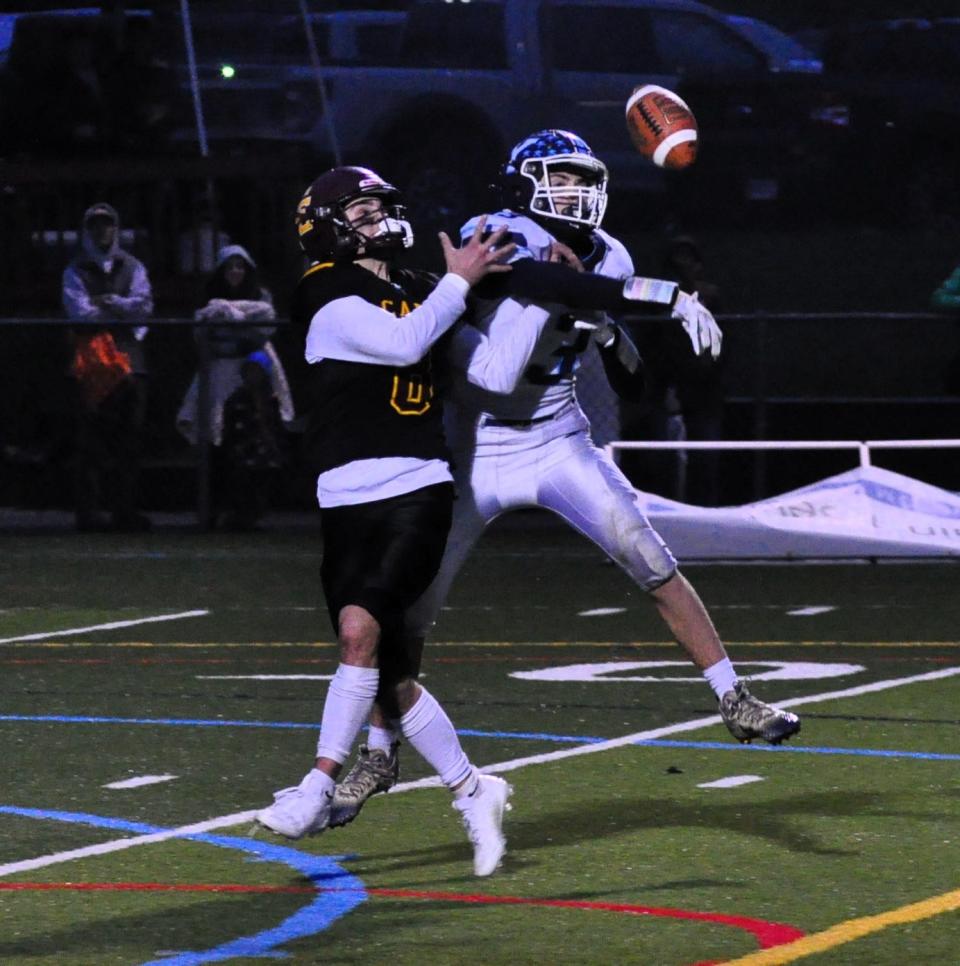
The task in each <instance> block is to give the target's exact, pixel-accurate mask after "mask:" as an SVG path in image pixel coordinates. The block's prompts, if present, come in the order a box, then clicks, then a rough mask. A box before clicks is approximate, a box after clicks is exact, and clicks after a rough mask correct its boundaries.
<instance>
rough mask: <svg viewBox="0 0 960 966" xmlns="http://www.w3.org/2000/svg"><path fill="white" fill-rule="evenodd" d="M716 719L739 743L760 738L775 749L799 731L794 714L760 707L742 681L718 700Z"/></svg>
mask: <svg viewBox="0 0 960 966" xmlns="http://www.w3.org/2000/svg"><path fill="white" fill-rule="evenodd" d="M720 717H722V718H723V723H724V724H725V725H726V726H727V728H728V729H729V731H730V734H732V735H733V737H734V738H736V739H737V741H743V742H750V741H752V740H753V739H754V738H763V740H764V741H768V742H770V744H771V745H779V744H780V742H781V741H783V740H784V739H785V738H789V737H790V736H791V735H795V734H796V733H797V732H798V731H799V730H800V719H799V718H798V717H797V716H796V715H795V714H793V713H792V712H790V711H781V710H780V709H779V708H775V707H773V705H770V704H764V703H763V701H760V700H758V699H757V698H755V697H754V696H753V695H752V694H751V693H750V692H749V691H748V690H747V687H746V685H745V684H744V683H743V682H742V681H738V682H737V683H736V684H735V685H734V689H733V690H732V691H727V693H726V694H725V695H724V696H723V697H722V698H721V699H720Z"/></svg>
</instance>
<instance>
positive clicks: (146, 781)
mask: <svg viewBox="0 0 960 966" xmlns="http://www.w3.org/2000/svg"><path fill="white" fill-rule="evenodd" d="M176 777H177V776H176V775H140V776H138V777H137V778H124V779H122V780H121V781H118V782H108V783H107V784H106V785H101V786H100V787H101V788H117V789H120V788H142V787H143V786H144V785H159V784H160V782H172V781H173V780H174V779H175V778H176Z"/></svg>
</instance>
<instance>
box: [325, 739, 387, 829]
mask: <svg viewBox="0 0 960 966" xmlns="http://www.w3.org/2000/svg"><path fill="white" fill-rule="evenodd" d="M399 748H400V742H399V741H395V742H394V743H393V744H392V745H391V746H390V753H389V754H387V752H385V751H383V750H382V749H380V748H374V749H373V750H370V749H369V748H367V746H366V745H361V746H360V754H359V755H358V756H357V760H356V761H355V762H354V764H353V767H352V768H351V769H350V771H348V772H347V777H346V778H344V779H343V781H341V782H339V783H338V784H337V787H336V788H335V789H334V792H333V805H332V807H331V810H330V827H331V828H338V827H339V826H341V825H346V824H347V823H348V822H352V821H353V820H354V819H355V818H356V817H357V816H358V815H359V814H360V809H361V808H363V806H364V803H365V802H366V800H367V799H368V798H369V797H370V796H371V795H376V794H377V792H386V791H389V790H390V789H391V788H393V786H394V785H396V783H397V779H398V778H399V777H400V755H399Z"/></svg>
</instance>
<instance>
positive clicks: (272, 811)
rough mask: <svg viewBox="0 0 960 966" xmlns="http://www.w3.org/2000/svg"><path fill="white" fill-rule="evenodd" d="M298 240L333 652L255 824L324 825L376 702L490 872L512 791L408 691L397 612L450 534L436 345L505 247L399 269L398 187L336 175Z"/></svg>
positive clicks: (480, 240) (482, 868) (424, 696)
mask: <svg viewBox="0 0 960 966" xmlns="http://www.w3.org/2000/svg"><path fill="white" fill-rule="evenodd" d="M296 224H297V231H298V233H299V237H300V242H301V245H302V247H303V249H304V251H305V252H306V253H307V255H308V256H309V258H310V259H311V260H312V263H311V265H310V267H309V268H308V270H307V271H306V273H305V274H304V276H303V277H302V279H301V280H300V283H299V284H298V286H297V290H296V293H295V297H294V302H293V309H292V316H293V320H294V322H295V323H297V324H299V325H300V326H302V327H303V330H304V334H305V357H306V360H307V362H308V363H309V364H310V365H309V371H310V375H309V379H310V393H311V397H312V400H311V406H310V415H309V426H308V429H307V433H306V444H307V447H308V453H309V455H310V457H311V458H312V460H313V463H314V465H315V468H316V471H317V474H318V476H317V499H318V502H319V505H320V509H321V514H322V520H323V540H324V554H323V563H322V567H321V581H322V585H323V590H324V594H325V596H326V600H327V606H328V608H329V611H330V616H331V620H332V621H333V624H334V628H335V630H336V632H337V639H338V642H339V646H340V664H339V666H338V668H337V671H336V674H335V675H334V677H333V680H332V681H331V684H330V688H329V691H328V693H327V697H326V702H325V704H324V709H323V719H322V722H321V727H320V737H319V741H318V745H317V754H316V760H315V764H314V767H313V768H312V769H311V770H310V772H309V773H308V774H307V775H306V777H305V778H304V779H303V780H302V781H301V782H300V784H299V785H298V786H295V787H293V788H288V789H284V790H282V791H280V792H277V793H276V795H275V801H274V803H273V804H272V805H270V806H269V807H267V808H264V809H262V810H261V811H259V812H258V813H257V820H258V821H259V822H260V823H261V824H262V825H264V826H266V827H267V828H269V829H271V830H273V831H274V832H277V833H279V834H281V835H284V836H287V837H289V838H300V837H301V836H303V835H306V834H308V833H316V832H320V831H322V830H323V829H324V828H326V827H327V826H328V824H329V823H330V807H331V799H332V796H333V790H334V785H335V780H336V778H337V776H338V774H339V772H340V770H341V766H342V764H343V762H344V761H345V760H346V758H347V756H348V755H349V753H350V751H351V748H352V746H353V743H354V740H355V739H356V737H357V735H358V734H359V732H360V729H361V727H362V725H363V724H364V723H365V722H366V720H367V716H368V715H369V713H370V710H371V707H372V705H373V702H374V699H375V698H376V699H378V701H379V702H380V704H381V705H382V706H384V707H385V708H386V709H387V713H388V714H389V716H390V717H391V718H392V719H393V720H394V721H396V722H397V723H398V725H399V730H400V732H401V733H402V734H403V735H404V736H405V737H406V739H407V740H408V741H409V742H410V744H411V745H413V747H414V748H415V749H416V750H417V751H419V752H420V753H421V754H422V755H423V757H424V758H425V759H426V760H427V761H428V762H429V763H430V764H431V765H432V766H433V767H434V768H435V769H436V770H437V773H438V774H439V775H440V778H441V779H442V780H443V782H444V784H446V785H447V787H449V788H450V789H451V790H452V791H453V794H454V796H455V801H454V804H455V806H456V807H457V809H458V810H459V811H460V812H461V814H462V818H463V821H464V824H465V825H466V828H467V831H468V833H469V834H470V838H471V841H472V842H473V845H474V870H475V872H476V873H477V875H489V874H490V873H491V872H493V871H494V869H495V868H496V867H497V865H498V864H499V862H500V858H501V856H502V854H503V851H504V848H505V840H504V838H503V833H502V830H501V824H502V818H503V813H504V811H505V809H506V808H507V798H508V796H509V794H510V787H509V785H507V783H506V782H505V781H503V779H501V778H496V777H493V776H490V775H480V774H479V773H478V772H477V770H476V768H475V767H474V766H473V765H472V764H471V763H470V761H469V760H468V759H467V756H466V755H465V754H464V751H463V749H462V747H461V746H460V742H459V739H458V738H457V734H456V732H455V730H454V728H453V725H452V724H451V722H450V720H449V718H448V717H447V716H446V714H445V713H444V711H443V709H442V708H441V707H440V705H439V704H438V703H437V701H436V700H435V699H434V697H433V696H432V695H431V694H430V693H429V692H428V691H427V690H426V689H424V688H423V687H422V686H421V685H419V684H418V683H417V682H416V681H415V680H414V673H415V669H416V661H415V660H414V659H412V658H411V657H410V656H409V655H407V654H405V653H403V652H402V651H401V649H400V648H401V645H400V629H401V622H402V615H403V612H404V610H405V608H407V607H408V606H409V605H411V604H412V603H413V602H414V601H415V600H416V599H417V598H418V597H419V596H420V595H421V594H422V593H423V591H424V590H425V589H426V588H427V586H428V585H429V584H430V582H431V580H432V579H433V578H434V576H435V575H436V572H437V567H438V565H439V563H440V559H441V557H442V555H443V549H444V545H445V543H446V536H447V531H448V529H449V526H450V518H451V506H452V502H453V484H452V477H451V473H450V467H449V463H448V456H447V450H446V446H445V443H444V439H443V427H442V420H441V410H440V400H439V398H438V396H437V393H436V387H435V385H434V379H433V370H432V365H431V347H432V346H433V344H434V343H435V342H436V341H437V340H438V339H439V338H441V337H442V336H443V335H444V333H445V332H447V331H448V330H449V329H450V328H451V327H452V326H453V324H454V323H455V322H456V320H457V319H458V318H459V316H460V315H461V314H462V313H463V311H464V308H465V297H466V294H467V292H468V290H469V289H470V287H471V286H472V285H474V284H475V283H476V282H478V281H479V280H480V279H482V278H483V277H485V276H486V275H488V274H490V273H496V272H508V271H510V269H509V267H508V266H507V265H505V264H502V262H503V261H504V260H506V259H508V258H509V257H510V255H511V254H512V253H513V251H514V248H515V246H514V245H513V244H502V241H503V237H504V235H505V234H506V229H503V230H499V231H496V232H493V233H492V234H491V235H490V236H489V237H483V236H484V225H483V223H482V222H481V223H480V224H479V225H478V229H477V231H476V232H475V233H474V235H473V237H472V238H470V239H469V240H468V241H467V242H466V243H465V244H464V245H463V247H461V248H459V249H458V248H454V247H453V245H452V243H451V242H450V239H449V238H448V237H447V236H446V235H445V234H444V233H442V232H441V233H440V242H441V245H442V247H443V254H444V258H445V261H446V267H447V273H446V274H445V275H444V276H443V277H442V278H441V279H439V280H438V279H437V278H436V277H435V276H432V275H429V274H427V273H425V272H416V271H408V270H398V269H396V268H394V267H393V265H392V259H393V256H394V255H395V254H396V253H397V252H399V251H401V250H402V249H403V248H405V247H409V246H410V244H412V241H413V233H412V230H411V227H410V225H409V223H408V222H407V221H406V220H405V218H404V213H403V209H402V207H401V206H400V197H399V193H398V192H397V190H396V189H395V188H394V187H393V186H392V185H390V184H388V183H386V182H385V181H384V180H383V179H382V178H380V177H379V176H378V175H377V174H375V173H374V172H373V171H370V170H368V169H366V168H359V167H340V168H334V169H332V170H331V171H328V172H326V173H325V174H323V175H321V176H320V177H319V178H317V179H316V181H314V182H313V184H311V185H310V187H309V188H308V189H307V191H306V193H305V194H304V196H303V199H302V200H301V202H300V204H299V207H298V209H297V216H296Z"/></svg>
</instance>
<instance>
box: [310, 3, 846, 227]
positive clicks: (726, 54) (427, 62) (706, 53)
mask: <svg viewBox="0 0 960 966" xmlns="http://www.w3.org/2000/svg"><path fill="white" fill-rule="evenodd" d="M349 17H354V18H356V17H357V13H356V12H353V13H342V14H337V13H333V14H328V15H326V18H327V20H328V27H327V32H326V34H325V36H333V35H334V31H333V29H332V28H333V27H334V26H335V25H336V23H337V22H338V19H339V20H342V19H343V18H349ZM762 26H763V27H765V28H766V29H764V30H762V31H758V30H757V29H756V27H757V22H756V21H748V20H747V18H728V17H725V16H724V15H722V14H720V13H718V12H717V11H715V10H713V9H712V8H710V7H707V6H704V5H702V4H699V3H695V2H692V0H473V2H470V3H450V2H442V0H420V2H415V3H413V4H412V5H411V6H410V7H409V9H408V11H407V12H406V15H405V16H404V18H403V19H402V21H400V20H393V21H392V22H389V23H382V22H380V23H378V21H377V19H376V18H372V19H368V20H367V22H366V23H363V22H360V21H357V20H355V21H354V27H355V34H354V49H353V54H352V56H353V57H354V60H353V61H352V62H350V61H349V59H339V60H338V59H337V58H336V57H331V58H328V59H327V60H326V61H325V63H324V66H323V76H324V79H325V83H326V85H327V100H328V103H329V110H330V115H329V117H317V118H316V121H315V123H314V126H313V129H312V131H311V132H310V136H311V137H312V138H313V141H314V143H315V144H316V145H317V146H318V147H324V148H326V149H330V148H331V146H332V145H331V141H330V135H331V131H332V132H333V133H334V134H335V136H336V139H337V142H338V144H339V147H340V150H341V151H342V153H343V155H344V156H345V157H346V158H347V159H351V160H355V159H367V160H368V161H369V162H371V163H374V164H378V165H380V166H381V167H382V168H383V170H384V172H385V173H386V174H387V175H389V176H390V177H393V178H395V179H396V180H397V182H398V183H399V184H400V185H402V186H403V187H404V188H405V191H406V194H407V196H408V198H409V200H410V202H411V204H412V205H413V206H414V207H415V208H417V209H418V210H420V211H421V212H422V211H424V210H429V209H430V208H431V207H432V209H433V210H434V211H435V212H439V213H443V212H451V213H457V212H458V210H459V209H462V207H463V205H464V203H465V202H466V203H467V207H470V205H471V204H473V203H476V201H477V200H478V199H477V195H478V193H479V192H480V191H481V189H482V188H483V187H484V186H485V185H486V183H487V182H488V181H489V180H490V178H491V175H492V173H493V172H494V170H495V168H496V164H497V163H498V162H499V161H501V160H502V159H503V158H504V153H505V151H506V150H508V149H509V146H510V145H511V144H513V143H514V142H515V141H517V140H518V139H519V138H520V137H522V136H523V135H524V134H526V133H528V132H529V131H531V130H535V129H538V128H543V127H562V128H568V129H571V130H574V131H576V132H577V133H579V134H580V135H581V136H582V137H584V138H585V139H586V140H587V142H588V143H589V144H590V145H591V146H592V147H593V149H594V150H595V151H596V152H597V153H598V154H599V155H600V156H601V157H602V158H603V159H604V160H605V161H606V162H607V164H608V165H609V167H610V169H611V174H612V190H617V189H639V190H641V191H646V192H659V193H661V195H662V194H663V192H664V189H666V190H667V191H674V190H675V193H676V196H677V198H681V199H685V200H686V201H687V203H688V207H696V206H697V205H700V204H706V203H707V202H708V200H709V203H710V204H711V206H712V207H716V206H717V204H718V203H721V204H723V206H724V207H725V208H727V209H728V210H730V211H736V210H737V209H738V208H742V207H744V206H749V205H770V204H774V203H782V204H788V203H791V202H795V203H797V204H807V203H808V202H809V201H810V200H811V198H812V197H814V196H815V195H816V193H817V186H818V185H819V184H820V183H821V182H822V178H823V175H824V172H825V169H826V167H827V165H828V163H829V162H828V160H827V156H828V151H829V150H831V148H830V142H832V141H833V140H836V139H837V138H840V137H842V136H843V125H842V116H841V115H839V114H838V112H837V107H836V105H835V104H831V103H830V102H829V95H828V94H827V93H826V92H824V91H823V89H822V80H821V77H820V76H819V73H818V72H819V70H820V64H819V62H817V61H816V60H814V59H813V58H812V57H809V58H804V57H798V56H797V45H796V43H795V42H794V41H792V40H791V39H790V38H787V37H786V36H785V35H782V34H779V32H778V31H776V30H775V29H774V28H772V27H768V25H762ZM341 33H342V32H341ZM778 38H782V44H781V43H779V42H778ZM345 54H346V57H347V58H348V57H349V56H350V52H349V51H346V52H345ZM341 56H342V57H343V56H344V55H341ZM300 80H301V82H302V77H301V78H300ZM641 83H656V84H661V85H663V86H665V87H669V88H671V89H674V90H678V91H680V92H681V93H682V94H683V95H684V96H685V97H686V99H687V101H688V103H689V104H690V106H691V107H692V108H693V110H694V112H695V113H696V115H697V118H698V121H699V124H700V128H701V152H700V157H699V160H698V161H697V164H696V165H695V166H694V167H693V168H692V169H690V170H689V171H688V172H684V173H682V174H679V175H677V174H673V175H667V174H666V173H664V172H662V171H660V170H659V169H657V168H655V167H653V166H652V165H651V164H650V163H649V162H648V161H645V160H643V159H642V158H640V156H639V155H638V154H637V153H636V152H635V151H634V150H633V148H632V146H631V144H630V141H629V139H628V137H627V135H626V129H625V126H624V117H623V113H624V104H625V101H626V99H627V97H628V96H629V94H630V92H631V91H632V89H633V88H634V87H635V86H636V85H638V84H641ZM838 120H839V121H840V123H838Z"/></svg>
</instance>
